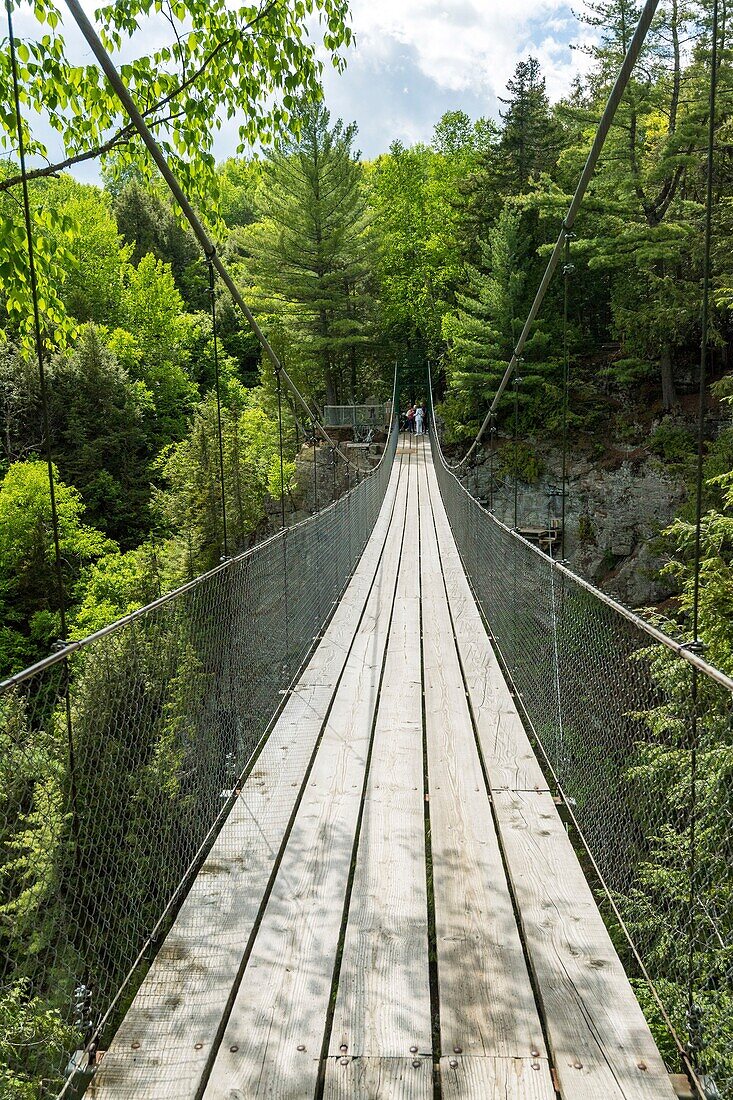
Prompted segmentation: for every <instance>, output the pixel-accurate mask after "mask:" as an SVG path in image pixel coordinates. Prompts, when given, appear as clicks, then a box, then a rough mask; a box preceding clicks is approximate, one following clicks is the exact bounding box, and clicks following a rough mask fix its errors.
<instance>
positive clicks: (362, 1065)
mask: <svg viewBox="0 0 733 1100" xmlns="http://www.w3.org/2000/svg"><path fill="white" fill-rule="evenodd" d="M343 1061H344V1059H342V1058H336V1059H332V1058H329V1059H328V1063H327V1065H326V1080H327V1081H328V1083H329V1085H328V1087H329V1092H328V1095H329V1096H330V1097H331V1100H432V1098H433V1059H432V1056H428V1057H421V1056H419V1055H418V1056H416V1057H415V1058H412V1057H409V1058H346V1060H345V1061H346V1064H345V1065H342V1062H343ZM415 1063H417V1064H415ZM302 1095H303V1096H305V1093H303V1094H302ZM308 1095H309V1096H310V1094H308Z"/></svg>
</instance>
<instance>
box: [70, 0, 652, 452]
mask: <svg viewBox="0 0 733 1100" xmlns="http://www.w3.org/2000/svg"><path fill="white" fill-rule="evenodd" d="M68 2H69V0H67V3H68ZM658 6H659V0H646V3H645V4H644V8H643V9H642V12H641V16H640V17H639V22H638V24H637V26H636V30H635V31H634V36H633V38H632V39H631V42H630V44H629V48H628V50H627V52H626V56H625V58H624V60H623V63H622V65H621V68H620V69H619V72H618V76H617V77H616V82H615V84H614V86H613V88H612V89H611V93H610V95H609V97H608V100H607V102H606V106H605V109H604V111H603V115H602V116H601V120H600V122H599V123H598V128H597V130H596V133H595V137H594V139H593V144H592V146H591V149H590V152H589V154H588V158H587V160H586V162H585V166H584V168H583V171H582V172H581V174H580V179H579V180H578V184H577V187H576V189H575V193H574V195H573V197H572V200H571V202H570V206H569V207H568V211H567V213H566V215H565V217H564V219H563V223H562V226H561V228H560V234H559V236H558V238H557V240H556V242H555V246H554V248H553V250H552V254H551V255H550V258H549V260H548V262H547V267H546V268H545V272H544V274H543V276H542V279H541V281H540V285H539V287H538V288H537V293H536V294H535V298H534V301H533V302H532V306H531V308H530V311H529V313H528V314H527V319H526V321H525V322H524V326H523V328H522V331H521V333H520V335H519V339H518V341H517V343H516V346H515V348H514V351H513V353H512V357H511V359H510V361H509V364H508V365H507V368H506V370H505V372H504V376H503V378H502V380H501V382H500V383H499V387H498V389H497V391H496V394H495V395H494V398H493V400H492V402H491V405H490V407H489V411H488V412H487V414H486V416H485V418H484V421H483V423H482V424H481V427H480V428H479V430H478V432H477V433H476V438H475V439H474V441H473V443H472V444H471V446H470V447H469V449H468V451H467V452H466V454H465V455H464V456H463V458H462V459H461V460H460V462H457V463H455V464H454V465H453V466H449V469H453V470H456V469H458V468H459V467H460V466H462V465H463V464H464V463H465V462H466V461H467V460H468V459H469V458H470V456H471V455H472V454H473V453H474V451H475V450H476V448H477V447H478V445H479V443H480V442H481V439H482V437H483V434H484V432H485V431H486V429H487V427H488V426H489V423H490V420H491V417H492V415H493V414H494V413H495V412H496V408H497V406H498V404H499V401H500V400H501V396H502V394H503V393H504V390H505V389H506V387H507V386H508V385H509V382H510V380H511V377H512V375H513V374H514V371H515V369H516V366H517V364H518V363H519V362H520V361H521V357H522V352H523V350H524V346H525V344H526V342H527V339H528V337H529V334H530V331H531V329H532V325H533V324H534V322H535V321H536V319H537V315H538V313H539V311H540V307H541V306H542V303H543V301H544V299H545V295H546V294H547V289H548V287H549V285H550V282H551V280H552V276H553V275H554V273H555V269H556V268H557V265H558V263H559V261H560V257H561V255H562V252H563V248H564V245H565V238H566V237H567V235H568V233H569V232H570V231H571V229H572V228H573V225H574V223H575V219H576V217H577V216H578V211H579V210H580V207H581V204H582V202H583V199H584V198H585V193H586V191H587V190H588V184H589V183H590V181H591V179H592V178H593V174H594V172H595V170H596V165H597V164H598V159H599V157H600V155H601V151H602V150H603V146H604V145H605V143H606V138H607V137H608V131H609V130H610V128H611V124H612V122H613V120H614V117H615V115H616V111H617V109H618V105H619V103H620V102H621V99H622V97H623V94H624V92H625V90H626V86H627V84H628V82H629V79H630V77H631V73H632V71H633V68H634V65H635V64H636V61H637V59H638V57H639V54H640V53H641V49H642V46H643V45H644V40H645V38H646V35H647V31H648V30H649V27H650V25H651V21H652V19H653V18H654V15H655V13H656V10H657V7H658Z"/></svg>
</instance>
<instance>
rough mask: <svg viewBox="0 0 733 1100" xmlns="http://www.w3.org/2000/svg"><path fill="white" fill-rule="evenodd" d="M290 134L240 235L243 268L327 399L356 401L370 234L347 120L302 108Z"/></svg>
mask: <svg viewBox="0 0 733 1100" xmlns="http://www.w3.org/2000/svg"><path fill="white" fill-rule="evenodd" d="M299 117H300V129H299V136H298V137H297V138H293V139H290V140H288V141H285V142H283V143H282V144H281V145H280V147H279V148H278V149H277V150H275V151H274V152H273V153H272V154H270V156H269V157H268V159H267V162H266V165H265V169H264V172H263V180H262V184H261V187H260V191H259V195H258V202H259V206H260V212H261V215H262V220H261V221H259V222H257V223H256V224H254V225H252V226H250V227H249V228H248V229H246V230H245V231H244V232H243V235H242V239H243V241H244V245H245V248H246V249H247V250H248V251H249V254H250V257H249V261H248V267H249V270H250V274H251V275H252V276H253V277H254V279H255V280H256V281H257V283H258V284H259V287H260V288H261V291H262V292H263V299H264V302H265V303H266V304H267V306H268V308H269V309H270V311H271V312H272V313H274V314H275V316H276V317H278V319H279V320H281V321H284V323H285V327H286V329H287V330H289V334H290V340H291V342H292V345H293V347H292V351H293V353H294V357H295V359H296V360H297V361H298V362H299V364H300V370H301V373H302V374H303V375H305V376H306V378H308V377H310V379H311V385H312V387H313V388H314V389H315V390H316V391H317V393H318V396H325V399H326V403H328V404H337V403H338V401H339V400H340V399H343V398H344V397H345V396H346V395H347V393H348V394H349V395H350V396H351V397H352V398H353V397H355V396H356V395H355V393H354V390H355V388H356V386H357V382H358V373H359V371H358V363H359V357H360V353H361V351H362V349H363V348H364V347H365V345H367V344H368V342H369V339H370V336H369V310H368V299H367V282H368V280H367V276H368V271H369V263H368V256H369V232H368V217H367V212H366V195H365V190H364V187H363V183H362V169H361V166H360V164H359V161H358V154H357V153H356V152H355V150H354V148H353V145H354V139H355V137H356V125H355V124H354V123H352V124H350V125H349V126H344V125H343V123H342V122H341V121H340V120H339V121H338V122H337V123H336V124H335V125H334V126H331V125H330V115H329V112H328V111H327V110H326V108H325V107H324V106H323V105H322V104H318V105H316V106H305V107H302V108H301V110H300V116H299Z"/></svg>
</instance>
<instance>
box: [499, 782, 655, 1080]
mask: <svg viewBox="0 0 733 1100" xmlns="http://www.w3.org/2000/svg"><path fill="white" fill-rule="evenodd" d="M494 804H495V807H496V813H497V821H498V823H499V829H500V833H501V837H502V841H503V845H504V850H505V853H506V858H507V864H508V868H509V876H510V879H511V881H512V884H513V887H514V894H515V897H516V900H517V905H518V908H519V916H520V919H521V923H522V928H523V931H524V938H525V942H526V944H527V949H528V953H529V958H530V964H531V966H532V969H533V971H534V974H535V980H536V984H537V987H538V991H539V996H540V1000H541V1005H542V1010H543V1016H544V1019H545V1026H546V1030H547V1035H548V1039H549V1043H550V1048H551V1051H552V1055H553V1062H554V1065H555V1067H556V1071H557V1075H558V1078H559V1082H560V1090H561V1093H562V1096H563V1100H622V1098H623V1100H674V1095H675V1094H674V1090H673V1089H672V1086H671V1084H670V1081H669V1077H668V1076H667V1071H666V1069H665V1067H664V1064H663V1062H662V1059H661V1057H660V1055H659V1052H658V1051H657V1048H656V1046H655V1044H654V1040H653V1039H652V1036H651V1033H650V1031H649V1028H648V1026H647V1024H646V1021H645V1019H644V1016H643V1014H642V1011H641V1009H640V1007H639V1004H638V1002H637V1000H636V998H635V996H634V993H633V990H632V989H631V986H630V985H629V982H628V979H627V977H626V974H625V973H624V970H623V967H622V965H621V962H620V960H619V958H618V955H617V954H616V951H615V950H614V947H613V944H612V943H611V938H610V936H609V934H608V932H607V930H606V927H605V925H604V923H603V920H602V918H601V915H600V913H599V911H598V907H597V905H596V903H595V900H594V898H593V894H592V892H591V890H590V887H589V886H588V883H587V882H586V879H585V876H584V874H583V871H582V869H581V867H580V864H579V863H578V860H577V858H576V856H575V852H574V851H573V847H572V844H571V843H570V840H569V838H568V836H567V833H566V832H565V828H564V827H563V824H562V822H561V821H560V818H559V816H558V813H557V810H556V808H555V804H554V802H553V800H552V798H551V796H550V795H549V794H546V793H537V792H530V791H499V792H497V793H496V794H495V795H494Z"/></svg>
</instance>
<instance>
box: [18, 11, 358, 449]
mask: <svg viewBox="0 0 733 1100" xmlns="http://www.w3.org/2000/svg"><path fill="white" fill-rule="evenodd" d="M7 3H8V0H6V5H7ZM65 4H66V7H67V8H68V9H69V12H70V13H71V15H72V17H73V19H74V21H75V22H76V24H77V26H78V27H79V30H80V31H81V33H82V35H83V37H84V39H85V40H86V42H87V44H88V46H89V48H90V49H91V51H92V53H93V54H94V56H95V58H96V59H97V61H98V62H99V66H100V68H101V69H102V71H103V73H104V75H105V76H106V77H107V80H108V81H109V84H110V87H111V88H112V90H113V92H114V93H115V95H116V96H117V98H118V100H119V101H120V103H121V105H122V107H123V108H124V110H125V112H126V114H127V116H128V117H129V119H130V122H131V123H132V125H133V127H134V128H135V130H136V131H137V133H138V135H139V136H140V138H141V139H142V142H143V144H144V145H145V147H146V149H147V150H148V152H149V154H150V156H151V158H152V160H153V162H154V163H155V165H156V167H157V168H158V171H159V172H160V174H161V176H162V177H163V179H164V180H165V182H166V184H167V185H168V189H169V190H170V192H171V194H172V195H173V197H174V198H175V200H176V202H177V203H178V206H179V209H180V210H181V213H182V214H183V216H184V217H185V218H186V221H187V222H188V224H189V225H190V226H191V229H192V230H193V233H194V235H195V237H196V239H197V240H198V242H199V244H200V245H201V247H202V248H203V250H204V253H205V255H206V256H207V257H210V259H211V263H212V264H213V266H214V267H215V268H216V271H217V273H218V275H219V278H220V279H221V281H222V282H223V283H224V285H225V286H226V288H227V290H228V291H229V293H230V294H231V296H232V300H233V301H234V303H235V305H236V306H237V307H238V308H239V309H240V310H241V312H242V313H243V314H244V317H245V319H246V320H247V323H248V325H249V326H250V328H251V329H252V331H253V333H254V334H255V336H256V337H257V340H258V341H259V344H260V346H261V348H262V350H263V352H264V354H265V356H266V357H267V359H268V360H269V362H270V364H271V365H272V368H273V370H275V371H276V372H277V373H280V374H281V375H282V378H283V381H284V382H285V385H286V386H287V387H288V389H289V390H290V392H291V393H292V394H293V397H294V398H295V400H296V401H297V403H298V404H299V405H300V406H301V408H302V409H303V410H304V412H305V414H306V416H307V418H308V419H310V420H312V421H313V423H314V424H315V426H316V430H317V432H318V435H320V436H321V438H322V439H323V440H324V441H325V442H326V443H328V444H329V445H330V446H335V447H336V448H337V450H338V451H339V453H340V454H341V457H342V458H343V460H344V462H348V463H350V462H351V459H350V458H349V457H348V455H346V454H345V453H344V452H343V451H342V450H341V448H340V447H339V446H338V444H337V443H335V442H334V440H333V439H332V438H331V436H330V435H329V434H328V432H327V431H326V429H325V427H324V426H323V424H322V423H321V417H320V409H319V407H318V405H317V403H316V402H315V401H312V402H311V403H309V402H308V401H306V399H305V397H304V396H303V394H302V393H301V391H300V389H299V388H298V386H297V385H296V384H295V382H294V381H293V379H292V378H291V377H290V375H289V374H288V372H287V371H286V369H285V367H284V366H283V364H282V362H281V360H280V358H279V357H278V355H277V353H276V352H275V349H274V348H273V346H272V344H271V343H270V341H269V340H268V339H267V337H266V336H265V334H264V332H263V331H262V329H261V328H260V326H259V324H258V323H257V320H256V318H255V316H254V314H253V313H252V311H251V309H250V308H249V306H248V305H247V303H246V302H245V300H244V298H243V297H242V294H241V292H240V290H239V288H238V286H237V284H236V283H235V281H234V279H233V278H232V276H231V275H230V274H229V271H228V270H227V268H226V266H225V264H224V263H223V262H222V260H221V257H220V256H219V254H218V252H217V250H216V246H215V245H214V242H213V241H212V239H211V237H210V236H209V234H208V232H207V231H206V229H205V228H204V225H203V223H202V221H201V219H200V218H199V216H198V214H197V213H196V211H195V210H194V209H193V207H192V205H191V203H190V202H189V201H188V198H187V196H186V193H185V192H184V190H183V188H182V187H181V185H180V183H179V182H178V180H177V178H176V176H175V175H174V173H173V171H172V170H171V167H170V165H169V164H168V161H167V159H166V157H165V154H164V153H163V150H162V149H161V147H160V145H159V144H158V142H157V141H156V140H155V138H154V137H153V134H152V133H151V131H150V128H149V126H148V125H147V123H146V122H145V119H144V118H143V116H142V114H141V113H140V111H139V110H138V108H137V106H136V105H135V101H134V99H133V98H132V96H131V95H130V92H129V90H128V88H127V85H126V84H125V82H124V80H123V79H122V77H121V75H120V73H119V72H118V70H117V68H116V66H115V64H114V62H113V61H112V58H111V57H110V55H109V53H108V52H107V50H106V49H105V47H104V45H103V43H102V40H101V39H100V37H99V35H98V34H97V32H96V30H95V28H94V26H93V25H92V23H91V22H90V20H89V18H88V16H87V14H86V12H85V11H84V8H83V7H82V5H81V3H80V2H79V0H65Z"/></svg>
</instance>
